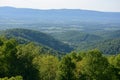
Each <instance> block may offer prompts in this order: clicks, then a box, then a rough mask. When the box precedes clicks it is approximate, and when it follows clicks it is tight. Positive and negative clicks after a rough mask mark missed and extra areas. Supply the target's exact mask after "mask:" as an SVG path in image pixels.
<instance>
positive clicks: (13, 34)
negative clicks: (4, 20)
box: [1, 29, 73, 52]
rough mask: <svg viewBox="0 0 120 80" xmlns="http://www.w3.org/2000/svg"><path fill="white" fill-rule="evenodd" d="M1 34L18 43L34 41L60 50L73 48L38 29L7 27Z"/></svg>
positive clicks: (68, 50) (67, 50) (65, 50)
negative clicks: (14, 39)
mask: <svg viewBox="0 0 120 80" xmlns="http://www.w3.org/2000/svg"><path fill="white" fill-rule="evenodd" d="M1 35H3V36H5V37H7V38H16V39H17V40H18V41H19V42H20V43H26V42H35V43H37V44H41V45H43V46H47V47H50V48H52V49H54V50H57V51H60V52H70V51H72V50H73V48H72V47H70V46H68V45H67V44H64V43H62V42H60V41H58V40H56V39H54V38H53V37H52V36H50V35H48V34H45V33H41V32H39V31H34V30H28V29H9V30H6V31H2V32H1Z"/></svg>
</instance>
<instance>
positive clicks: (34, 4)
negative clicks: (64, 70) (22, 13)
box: [0, 0, 120, 12]
mask: <svg viewBox="0 0 120 80" xmlns="http://www.w3.org/2000/svg"><path fill="white" fill-rule="evenodd" d="M0 6H14V7H20V8H36V9H61V8H67V9H87V10H97V11H114V12H118V11H119V12H120V0H0Z"/></svg>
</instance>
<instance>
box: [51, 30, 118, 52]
mask: <svg viewBox="0 0 120 80" xmlns="http://www.w3.org/2000/svg"><path fill="white" fill-rule="evenodd" d="M51 35H52V36H53V37H55V38H57V39H58V40H60V41H62V42H64V43H68V44H69V45H71V46H74V47H75V50H76V51H80V52H81V51H86V50H90V49H99V50H100V51H102V52H103V53H104V54H117V53H119V52H120V30H115V31H100V32H99V31H94V32H84V31H74V30H73V31H68V32H63V33H56V34H54V33H53V34H51Z"/></svg>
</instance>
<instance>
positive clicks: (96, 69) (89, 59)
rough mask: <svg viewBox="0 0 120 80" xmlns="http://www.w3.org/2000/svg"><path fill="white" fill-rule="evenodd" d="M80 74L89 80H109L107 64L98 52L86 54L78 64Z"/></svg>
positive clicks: (110, 77)
mask: <svg viewBox="0 0 120 80" xmlns="http://www.w3.org/2000/svg"><path fill="white" fill-rule="evenodd" d="M80 64H81V65H80V66H81V73H82V75H83V76H84V78H85V79H89V80H101V79H102V80H111V79H112V76H108V74H109V75H110V74H112V72H110V68H109V63H108V61H107V59H106V58H105V57H103V56H102V54H101V52H100V51H98V50H93V51H90V52H88V53H86V56H85V57H84V58H83V59H82V61H81V62H80Z"/></svg>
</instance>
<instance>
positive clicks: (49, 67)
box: [0, 38, 120, 80]
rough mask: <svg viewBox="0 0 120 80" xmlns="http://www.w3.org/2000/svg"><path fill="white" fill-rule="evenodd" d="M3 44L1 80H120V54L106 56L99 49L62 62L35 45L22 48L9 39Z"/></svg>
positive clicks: (0, 64) (69, 57) (31, 44)
mask: <svg viewBox="0 0 120 80" xmlns="http://www.w3.org/2000/svg"><path fill="white" fill-rule="evenodd" d="M0 42H1V45H0V77H1V78H0V80H119V79H120V54H117V55H113V56H112V55H111V56H105V55H104V56H103V54H102V52H100V51H99V50H97V49H95V50H91V51H88V52H84V53H76V52H71V53H69V54H66V55H64V56H63V57H59V58H58V57H57V56H53V55H51V54H48V53H46V52H47V51H44V50H42V48H41V47H39V46H37V45H35V44H34V43H28V44H18V43H17V41H16V40H14V39H5V38H2V39H0ZM16 75H20V76H16ZM12 76H16V77H12Z"/></svg>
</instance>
